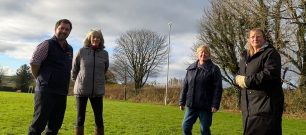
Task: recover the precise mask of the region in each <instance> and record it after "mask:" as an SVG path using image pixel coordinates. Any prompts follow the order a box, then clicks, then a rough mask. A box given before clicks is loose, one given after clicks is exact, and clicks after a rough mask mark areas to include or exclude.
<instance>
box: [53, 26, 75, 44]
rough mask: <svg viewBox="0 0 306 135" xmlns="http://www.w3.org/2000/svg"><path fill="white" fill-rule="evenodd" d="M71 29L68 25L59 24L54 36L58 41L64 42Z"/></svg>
mask: <svg viewBox="0 0 306 135" xmlns="http://www.w3.org/2000/svg"><path fill="white" fill-rule="evenodd" d="M70 31H71V28H70V25H69V24H68V23H61V24H60V25H59V26H58V27H57V28H56V29H55V36H56V37H57V39H58V40H65V39H66V38H67V37H68V36H69V34H70Z"/></svg>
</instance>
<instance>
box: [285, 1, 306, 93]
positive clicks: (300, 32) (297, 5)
mask: <svg viewBox="0 0 306 135" xmlns="http://www.w3.org/2000/svg"><path fill="white" fill-rule="evenodd" d="M284 5H285V6H284V9H283V10H282V12H284V13H283V16H281V19H282V20H285V22H286V24H287V25H290V26H291V29H290V32H291V33H290V35H291V38H290V39H288V40H287V41H286V44H283V45H284V46H285V48H284V49H282V50H281V51H280V52H281V54H282V55H283V56H284V58H286V59H287V63H288V64H287V65H288V66H287V68H288V71H290V72H292V73H294V74H297V75H299V84H298V88H299V89H301V90H303V91H306V42H305V36H306V35H305V30H306V29H305V28H306V1H304V0H285V1H284Z"/></svg>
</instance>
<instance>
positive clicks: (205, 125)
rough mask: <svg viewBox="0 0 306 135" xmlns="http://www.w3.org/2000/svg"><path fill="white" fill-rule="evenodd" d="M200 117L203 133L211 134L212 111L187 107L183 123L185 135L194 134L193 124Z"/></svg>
mask: <svg viewBox="0 0 306 135" xmlns="http://www.w3.org/2000/svg"><path fill="white" fill-rule="evenodd" d="M198 117H199V119H200V123H201V125H200V130H201V135H210V126H211V123H212V112H211V111H206V110H201V109H194V108H189V107H186V112H185V116H184V120H183V124H182V128H183V134H184V135H192V132H191V131H192V126H193V124H194V123H195V122H196V121H197V118H198Z"/></svg>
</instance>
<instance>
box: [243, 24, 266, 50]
mask: <svg viewBox="0 0 306 135" xmlns="http://www.w3.org/2000/svg"><path fill="white" fill-rule="evenodd" d="M251 32H260V33H261V34H262V36H263V38H264V39H265V40H266V35H265V32H264V31H263V30H262V29H261V28H254V29H251V30H250V31H249V35H248V43H247V44H248V49H247V51H248V53H249V54H250V56H253V55H254V54H255V50H254V49H253V47H252V46H251V43H250V42H249V38H250V34H251Z"/></svg>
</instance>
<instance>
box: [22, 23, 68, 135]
mask: <svg viewBox="0 0 306 135" xmlns="http://www.w3.org/2000/svg"><path fill="white" fill-rule="evenodd" d="M71 29H72V24H71V22H70V21H69V20H67V19H61V20H59V21H58V22H57V23H56V24H55V34H54V36H53V37H52V38H51V39H48V40H45V41H44V42H42V43H41V44H39V45H38V46H37V47H36V50H35V51H34V53H33V56H32V59H31V61H30V65H31V71H32V74H33V76H34V78H35V80H36V87H35V97H34V115H33V120H32V124H31V126H30V127H29V133H28V134H29V135H40V134H41V133H42V132H43V131H44V130H45V132H46V134H47V135H56V134H57V133H58V130H59V129H60V128H61V126H62V123H63V119H64V115H65V110H66V100H67V93H68V88H69V81H70V70H71V65H72V57H73V49H72V47H71V46H70V45H69V44H68V43H67V41H66V38H67V37H68V36H69V34H70V32H71ZM46 126H47V127H46Z"/></svg>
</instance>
